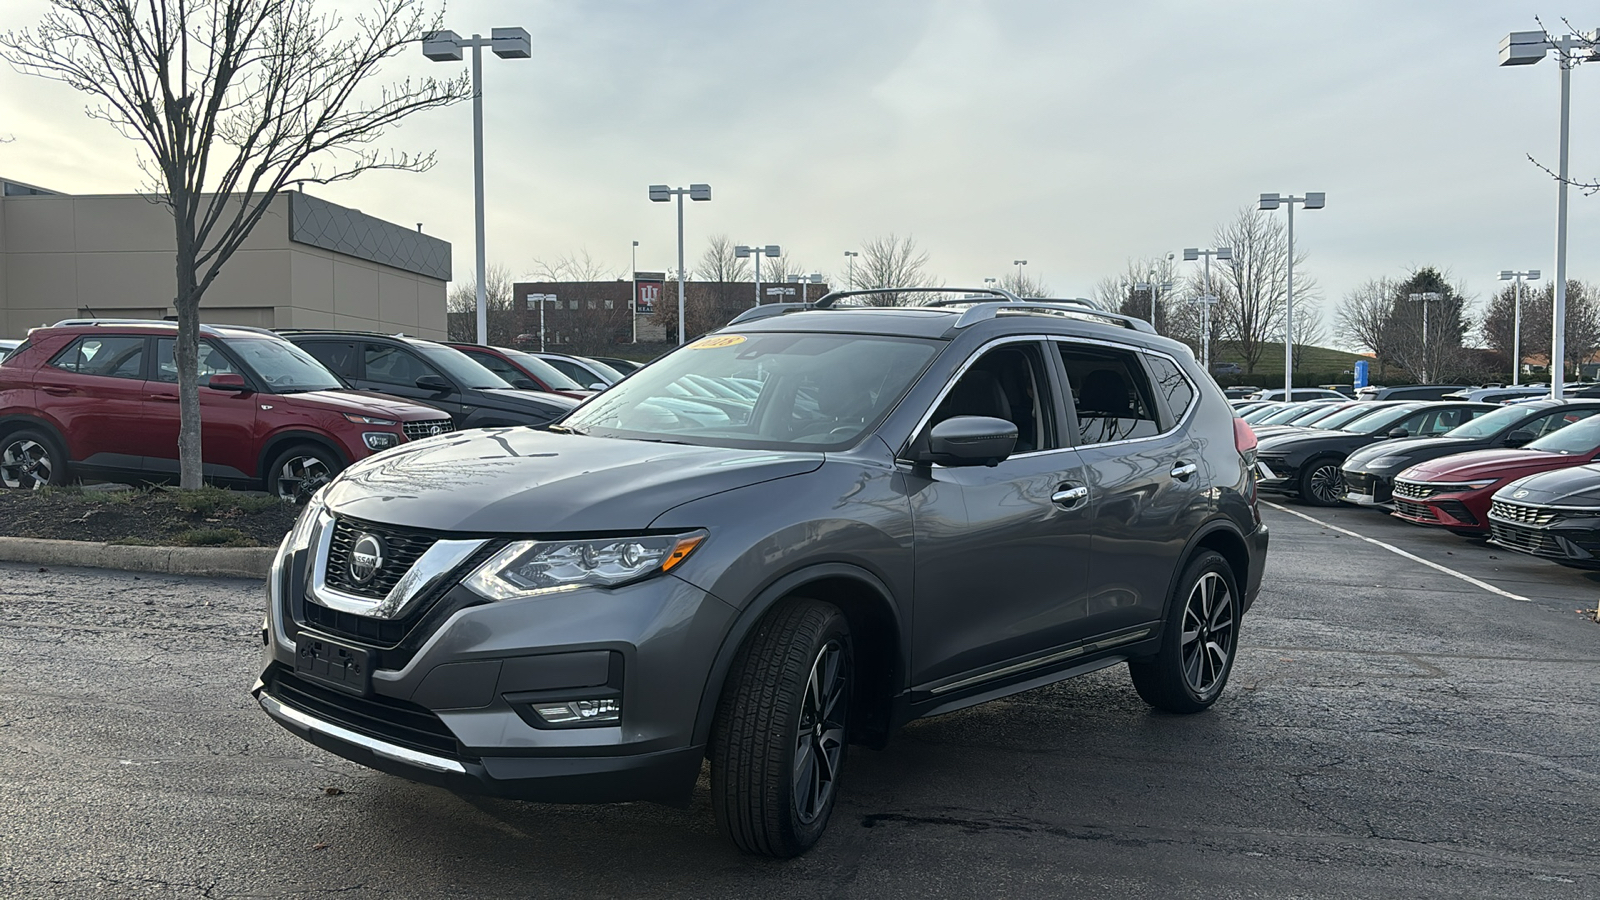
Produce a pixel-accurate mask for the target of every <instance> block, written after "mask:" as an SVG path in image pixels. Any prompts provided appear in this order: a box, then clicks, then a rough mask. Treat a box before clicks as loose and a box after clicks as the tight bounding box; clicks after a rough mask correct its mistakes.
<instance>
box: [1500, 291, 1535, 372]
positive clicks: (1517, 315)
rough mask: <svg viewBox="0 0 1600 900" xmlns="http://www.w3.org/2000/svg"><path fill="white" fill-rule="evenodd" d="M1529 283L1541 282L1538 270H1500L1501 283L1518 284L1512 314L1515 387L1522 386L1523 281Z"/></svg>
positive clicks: (1512, 353)
mask: <svg viewBox="0 0 1600 900" xmlns="http://www.w3.org/2000/svg"><path fill="white" fill-rule="evenodd" d="M1524 278H1526V279H1528V280H1529V281H1538V280H1539V270H1538V269H1528V270H1527V271H1524V272H1513V271H1511V270H1510V269H1501V270H1500V280H1501V281H1513V280H1514V281H1515V282H1516V300H1515V301H1514V303H1513V306H1512V310H1513V311H1512V314H1511V321H1512V325H1511V384H1512V386H1513V387H1515V386H1517V385H1520V384H1522V279H1524Z"/></svg>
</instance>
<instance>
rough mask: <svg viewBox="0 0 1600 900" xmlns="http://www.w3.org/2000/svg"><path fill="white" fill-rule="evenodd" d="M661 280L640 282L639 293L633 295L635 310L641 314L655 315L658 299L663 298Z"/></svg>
mask: <svg viewBox="0 0 1600 900" xmlns="http://www.w3.org/2000/svg"><path fill="white" fill-rule="evenodd" d="M662 284H663V282H660V281H641V282H639V283H638V285H637V287H638V293H636V294H635V295H634V297H633V311H634V313H635V314H637V315H641V316H653V315H655V313H656V301H658V300H660V299H661V287H662Z"/></svg>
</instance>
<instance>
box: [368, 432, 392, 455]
mask: <svg viewBox="0 0 1600 900" xmlns="http://www.w3.org/2000/svg"><path fill="white" fill-rule="evenodd" d="M361 440H362V442H363V443H365V444H366V445H367V449H368V450H373V451H378V450H387V449H389V448H390V447H398V446H400V435H398V434H395V433H394V432H392V431H368V432H365V433H363V434H362V435H361Z"/></svg>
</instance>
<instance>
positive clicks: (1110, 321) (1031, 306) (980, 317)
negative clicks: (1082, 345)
mask: <svg viewBox="0 0 1600 900" xmlns="http://www.w3.org/2000/svg"><path fill="white" fill-rule="evenodd" d="M1017 313H1021V314H1023V315H1034V316H1061V317H1063V318H1068V319H1078V320H1080V321H1084V322H1099V323H1101V324H1103V325H1116V326H1118V327H1120V328H1126V329H1128V330H1130V331H1142V332H1144V333H1145V334H1155V333H1156V329H1155V326H1154V325H1151V324H1150V323H1149V322H1146V321H1145V320H1143V319H1136V318H1134V317H1133V316H1125V315H1122V314H1121V313H1113V312H1104V311H1102V310H1098V309H1093V308H1091V307H1087V306H1084V305H1082V304H1079V303H1059V302H1056V301H1053V300H1018V301H1017V302H1015V303H976V304H973V305H972V306H969V307H967V311H966V312H964V313H962V314H961V318H960V319H958V320H956V324H955V327H957V328H966V327H967V326H968V325H973V324H976V323H978V322H983V321H987V320H989V319H993V318H994V317H996V316H999V315H1013V314H1017Z"/></svg>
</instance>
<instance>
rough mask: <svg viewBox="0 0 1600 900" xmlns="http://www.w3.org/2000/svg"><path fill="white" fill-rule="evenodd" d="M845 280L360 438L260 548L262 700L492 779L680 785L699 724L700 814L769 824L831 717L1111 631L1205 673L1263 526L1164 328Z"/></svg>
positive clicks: (1107, 661)
mask: <svg viewBox="0 0 1600 900" xmlns="http://www.w3.org/2000/svg"><path fill="white" fill-rule="evenodd" d="M860 293H867V292H852V293H851V294H848V295H830V296H829V297H827V298H824V299H823V300H822V301H819V302H818V303H817V304H815V306H816V307H817V308H814V309H808V310H794V311H785V312H786V314H782V315H771V314H766V315H765V317H761V318H753V319H744V320H742V321H736V322H735V323H734V324H732V325H730V326H729V327H728V328H727V329H725V330H724V331H722V332H719V333H716V334H713V335H711V336H708V337H705V338H702V339H700V340H698V341H696V342H694V343H691V344H690V345H688V346H687V347H684V348H682V349H680V350H678V351H676V352H674V353H672V354H669V355H668V356H666V357H663V358H662V359H660V360H658V361H656V362H655V363H653V364H652V365H650V366H649V367H647V368H645V369H643V370H641V371H639V372H637V373H635V374H634V375H633V376H632V377H630V378H629V379H627V380H626V381H624V382H622V383H621V384H619V385H617V386H615V387H613V388H611V389H610V390H608V391H606V392H605V393H604V394H602V395H600V396H598V397H596V398H594V399H592V400H591V401H589V402H588V403H587V404H585V405H584V406H583V407H581V408H579V409H578V410H576V411H574V412H573V413H571V414H569V415H568V416H567V417H566V418H565V419H564V420H562V422H560V423H559V424H556V425H552V426H549V427H548V428H546V429H531V428H505V429H488V430H484V431H478V432H473V433H469V434H452V435H445V436H441V437H438V438H433V439H429V440H424V441H421V442H419V443H416V444H408V445H405V446H403V447H401V448H399V449H398V450H396V451H392V452H388V453H384V454H381V455H379V456H377V457H375V458H373V459H372V460H369V461H365V462H361V463H357V464H356V465H354V466H351V467H350V468H349V469H347V470H346V471H345V472H344V473H343V474H342V475H340V476H339V477H338V478H337V479H336V480H335V481H334V482H333V483H332V484H330V485H329V486H328V487H327V488H326V489H325V490H324V491H323V492H322V493H321V494H320V495H319V496H318V497H316V498H315V499H314V500H313V501H312V502H311V503H309V504H308V505H307V508H306V509H305V511H304V514H303V515H302V516H301V518H300V520H299V522H298V523H297V524H296V526H295V528H294V530H293V532H292V533H291V534H290V535H289V536H288V537H287V539H286V540H285V541H284V543H283V546H282V548H281V549H280V551H279V553H278V556H277V559H276V562H275V563H274V564H273V566H272V573H271V576H270V587H269V597H270V600H269V606H268V613H267V621H266V623H265V628H264V631H263V635H262V639H263V642H264V644H265V646H266V649H265V652H264V654H263V658H264V666H263V671H262V673H261V679H260V681H259V682H258V683H257V685H256V686H255V688H254V692H255V695H256V697H257V698H258V699H259V701H260V703H261V705H262V706H263V707H264V708H265V709H266V711H267V712H268V713H269V714H270V715H271V716H272V717H273V718H274V719H275V720H277V721H278V722H279V723H281V724H282V725H284V726H285V727H287V728H289V729H290V730H292V731H294V732H295V733H297V734H299V735H301V736H302V737H304V738H306V739H307V740H310V741H311V742H313V743H316V744H318V745H320V746H322V747H324V748H326V749H328V750H331V751H333V752H334V753H337V754H339V755H341V756H345V757H347V758H349V759H353V760H356V761H358V762H362V763H364V764H366V765H369V766H372V767H374V768H378V769H383V770H385V771H388V772H392V773H396V774H399V775H403V776H405V777H407V778H412V779H415V780H418V781H424V782H429V783H433V784H439V785H444V786H446V787H449V788H452V789H459V790H465V791H478V792H487V793H490V794H495V795H500V796H508V797H520V798H529V799H538V800H553V801H570V802H593V801H619V800H638V799H649V800H658V801H664V802H675V803H683V802H687V800H688V799H689V796H690V794H691V792H692V790H693V789H694V785H695V781H696V778H697V776H698V774H699V772H700V769H701V764H702V761H703V760H704V759H705V758H707V757H709V758H710V761H711V794H712V805H713V808H714V810H715V814H716V818H717V820H718V822H719V824H720V826H721V828H722V830H723V831H724V833H725V834H727V835H728V836H729V837H731V838H732V839H733V840H734V841H735V842H736V843H737V844H738V845H739V846H740V847H741V848H743V849H744V850H746V851H749V852H753V853H763V854H769V855H773V856H792V855H794V854H797V853H800V852H802V851H803V850H805V849H806V848H807V847H809V846H811V844H813V843H814V842H815V841H816V840H817V838H818V837H819V836H820V835H821V833H822V830H823V828H824V827H825V825H826V823H827V820H828V816H829V812H830V810H831V809H832V806H833V803H834V798H835V788H836V786H837V784H838V783H839V778H840V773H841V771H842V768H843V766H844V765H845V761H846V748H847V745H848V744H850V743H863V744H867V745H871V746H882V745H883V743H884V742H885V741H886V740H888V738H889V736H890V734H891V732H893V730H894V729H895V728H896V727H897V726H899V725H901V724H902V723H904V722H906V721H908V720H911V719H914V718H917V717H919V716H928V715H934V714H937V713H943V712H949V711H951V710H955V709H960V708H962V707H965V706H969V705H972V704H976V703H981V702H984V701H986V700H991V699H994V698H997V697H1002V696H1006V695H1008V694H1012V693H1015V692H1018V691H1023V690H1027V689H1029V688H1033V687H1038V686H1040V685H1044V684H1049V683H1051V682H1055V681H1059V680H1061V679H1064V678H1070V677H1072V676H1075V675H1081V674H1084V673H1087V672H1091V671H1094V670H1097V669H1100V668H1104V667H1106V666H1111V665H1115V664H1118V663H1127V664H1128V668H1129V670H1130V672H1131V674H1132V677H1133V683H1134V685H1135V687H1136V688H1137V689H1138V692H1139V694H1140V695H1141V696H1142V697H1143V698H1144V699H1145V700H1146V701H1148V702H1149V703H1151V704H1152V705H1154V706H1156V707H1158V708H1160V709H1163V710H1168V711H1172V712H1180V713H1191V712H1198V711H1200V710H1203V709H1205V708H1207V707H1208V706H1210V705H1211V704H1212V703H1213V702H1215V701H1216V699H1217V698H1218V696H1219V695H1220V694H1221V693H1222V690H1223V687H1224V685H1225V684H1226V682H1227V679H1228V673H1229V671H1230V670H1231V667H1232V665H1233V658H1234V653H1235V650H1236V648H1237V646H1238V632H1239V626H1240V619H1241V616H1242V615H1243V613H1244V612H1245V611H1246V610H1247V609H1249V607H1250V604H1251V602H1252V601H1253V600H1254V598H1255V596H1256V594H1257V591H1258V590H1259V589H1260V584H1261V574H1262V568H1263V566H1264V564H1265V557H1266V549H1267V530H1266V528H1265V527H1264V526H1263V525H1262V524H1261V522H1260V518H1259V516H1258V514H1257V511H1256V506H1255V488H1254V482H1253V477H1252V472H1251V463H1252V459H1251V456H1252V454H1253V448H1254V444H1255V440H1254V436H1253V435H1252V434H1251V432H1250V429H1249V426H1247V425H1245V424H1244V423H1242V422H1239V421H1237V420H1235V419H1234V418H1233V417H1232V415H1231V414H1230V410H1229V407H1228V405H1227V403H1226V402H1225V401H1224V400H1223V397H1222V394H1221V392H1220V391H1219V390H1218V389H1217V387H1216V386H1215V384H1213V383H1212V381H1211V379H1210V378H1209V377H1207V375H1206V373H1205V372H1204V370H1203V369H1201V368H1200V367H1199V366H1198V365H1197V364H1196V363H1195V361H1194V358H1193V357H1192V356H1191V355H1190V353H1189V351H1188V350H1187V349H1185V348H1184V347H1183V346H1182V345H1180V344H1178V343H1176V342H1173V341H1170V340H1167V339H1164V338H1160V337H1157V336H1155V335H1154V334H1151V333H1149V327H1148V326H1147V325H1145V324H1144V323H1143V322H1139V321H1137V320H1133V319H1129V318H1126V317H1122V316H1115V315H1111V314H1106V313H1099V312H1094V311H1090V310H1085V309H1083V308H1081V307H1074V306H1070V305H1065V304H1062V305H1055V304H1050V303H1046V302H1038V301H1021V300H1016V299H1015V298H1012V297H1010V296H1009V295H1004V294H1001V293H1000V292H990V293H991V294H993V295H995V296H1002V297H1006V298H1007V299H1006V300H1004V301H1000V302H978V301H975V300H971V299H966V300H960V299H957V300H953V301H949V305H936V306H927V307H919V308H839V307H835V306H834V303H835V302H836V301H837V300H839V299H840V298H841V297H846V298H851V299H853V298H854V297H855V295H856V294H860ZM957 297H958V298H959V294H958V295H957ZM765 313H766V311H765V310H762V311H760V312H759V313H757V315H761V314H765ZM748 315H749V314H747V316H748ZM742 318H743V317H742ZM1155 727H1161V726H1160V724H1159V722H1158V723H1157V724H1156V726H1155Z"/></svg>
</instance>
